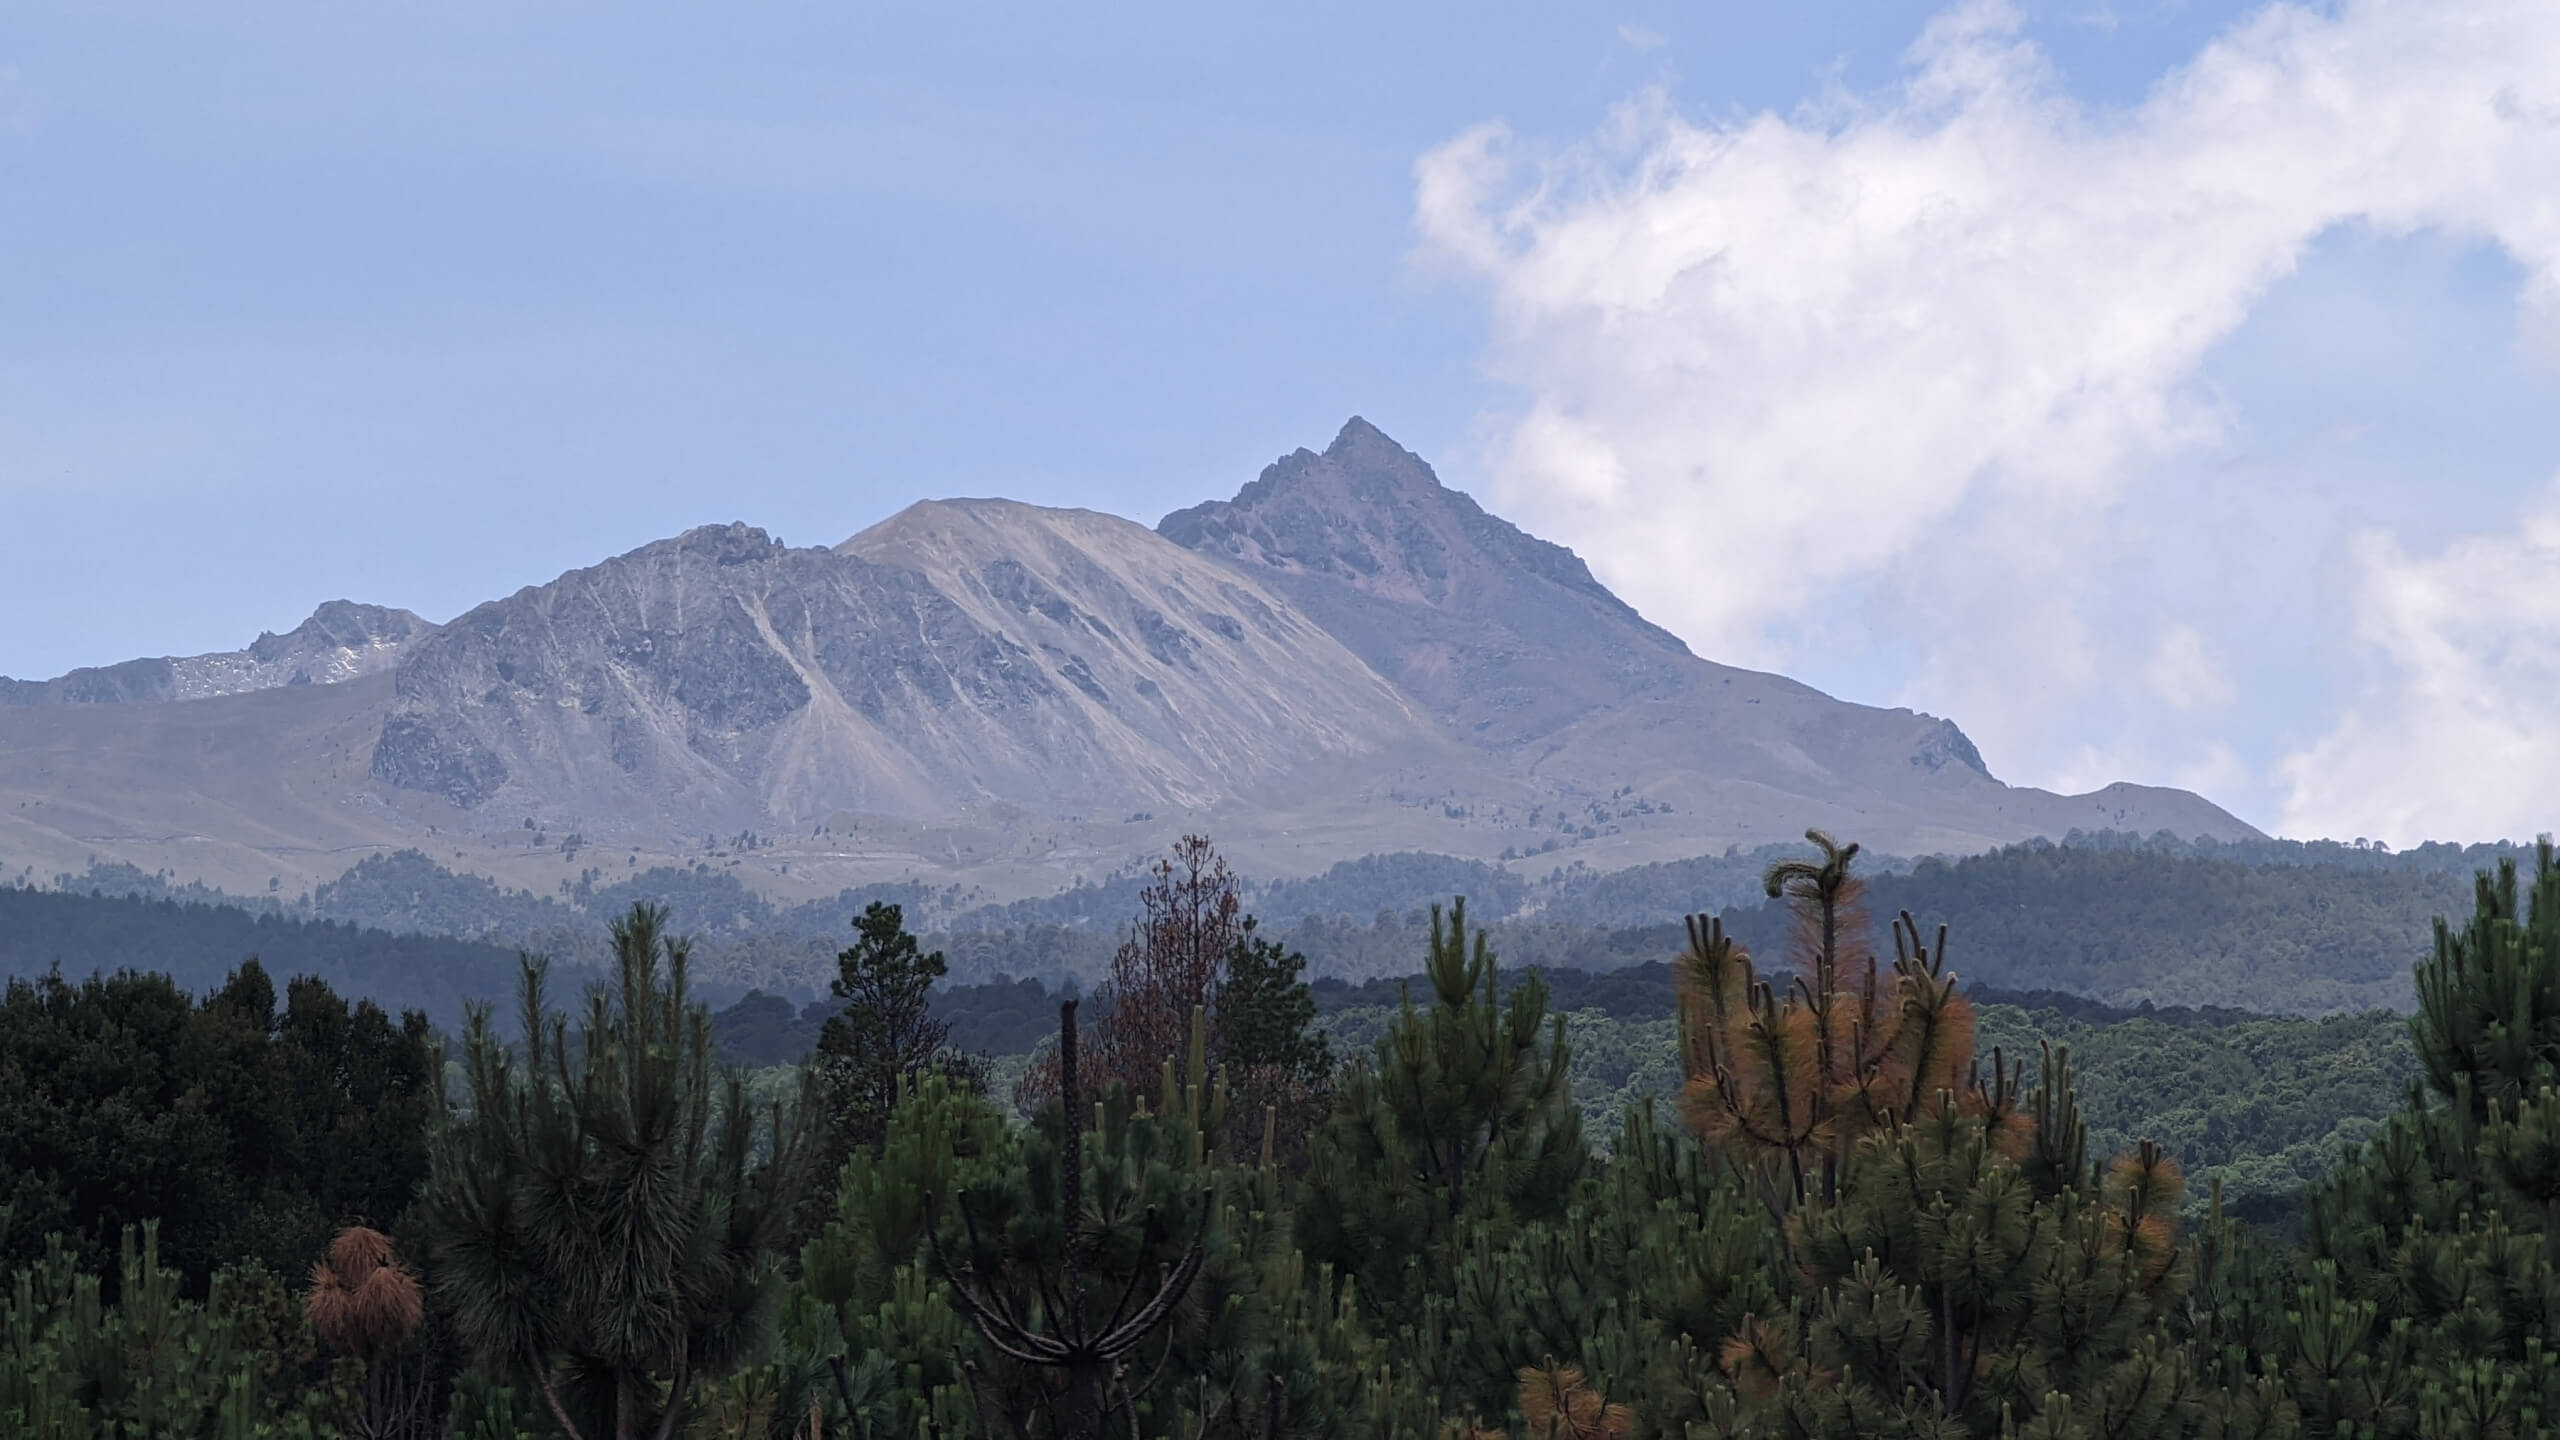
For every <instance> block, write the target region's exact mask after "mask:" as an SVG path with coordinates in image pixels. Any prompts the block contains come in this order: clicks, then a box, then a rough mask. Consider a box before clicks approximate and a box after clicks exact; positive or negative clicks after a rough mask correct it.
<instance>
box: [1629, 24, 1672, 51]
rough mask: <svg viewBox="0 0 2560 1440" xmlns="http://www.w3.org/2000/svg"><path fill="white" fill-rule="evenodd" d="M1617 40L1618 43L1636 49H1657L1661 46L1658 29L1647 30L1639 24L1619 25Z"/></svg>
mask: <svg viewBox="0 0 2560 1440" xmlns="http://www.w3.org/2000/svg"><path fill="white" fill-rule="evenodd" d="M1618 41H1619V43H1620V44H1623V45H1627V46H1630V47H1632V48H1634V49H1637V50H1659V49H1661V48H1662V35H1661V33H1660V32H1659V31H1654V30H1647V29H1646V28H1644V27H1643V26H1641V25H1621V26H1619V27H1618Z"/></svg>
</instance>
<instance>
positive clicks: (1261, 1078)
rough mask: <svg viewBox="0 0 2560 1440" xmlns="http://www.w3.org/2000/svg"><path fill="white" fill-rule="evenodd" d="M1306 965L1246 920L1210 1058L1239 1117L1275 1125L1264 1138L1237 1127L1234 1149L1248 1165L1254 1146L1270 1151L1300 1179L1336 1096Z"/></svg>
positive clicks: (1220, 1002) (1222, 992) (1230, 963)
mask: <svg viewBox="0 0 2560 1440" xmlns="http://www.w3.org/2000/svg"><path fill="white" fill-rule="evenodd" d="M1306 964H1307V957H1306V956H1304V955H1301V954H1299V953H1298V952H1297V951H1295V950H1292V949H1289V948H1288V947H1287V946H1284V945H1282V944H1280V943H1279V942H1277V941H1275V940H1272V939H1271V938H1270V937H1268V936H1266V935H1263V934H1260V933H1259V927H1257V926H1256V925H1255V923H1254V919H1253V917H1252V916H1250V915H1247V916H1246V917H1244V923H1243V924H1242V925H1241V926H1240V927H1239V929H1238V932H1237V935H1236V942H1235V947H1234V948H1233V949H1232V950H1231V951H1230V952H1229V953H1228V959H1227V967H1226V976H1225V979H1224V981H1223V982H1222V983H1221V984H1220V985H1219V987H1218V996H1217V1012H1216V1017H1215V1020H1214V1024H1213V1028H1212V1032H1211V1034H1212V1041H1211V1053H1212V1055H1213V1056H1214V1057H1215V1059H1216V1062H1217V1063H1218V1064H1219V1065H1220V1066H1221V1067H1222V1068H1223V1069H1224V1070H1225V1072H1226V1073H1227V1075H1228V1076H1229V1077H1230V1081H1231V1084H1232V1087H1233V1090H1234V1093H1235V1100H1236V1107H1237V1111H1238V1113H1239V1114H1241V1115H1243V1116H1246V1117H1248V1118H1249V1119H1260V1118H1262V1117H1268V1119H1269V1122H1270V1123H1269V1127H1267V1128H1266V1129H1264V1130H1263V1131H1262V1132H1261V1133H1249V1132H1248V1131H1247V1130H1246V1129H1245V1127H1244V1126H1241V1125H1239V1126H1235V1127H1231V1128H1232V1129H1233V1130H1234V1136H1233V1139H1232V1141H1231V1148H1232V1149H1233V1150H1234V1153H1235V1154H1236V1155H1237V1156H1238V1157H1239V1158H1241V1157H1242V1156H1243V1154H1244V1153H1245V1147H1247V1146H1267V1147H1268V1148H1269V1149H1270V1150H1271V1152H1272V1154H1273V1156H1274V1157H1275V1159H1277V1160H1278V1162H1279V1163H1280V1164H1282V1165H1283V1166H1285V1167H1286V1168H1288V1169H1289V1170H1291V1171H1293V1172H1294V1171H1297V1170H1299V1169H1302V1168H1304V1165H1305V1159H1306V1148H1307V1140H1308V1137H1309V1134H1310V1133H1311V1132H1312V1130H1313V1128H1314V1127H1315V1125H1316V1124H1317V1123H1318V1122H1319V1121H1320V1120H1321V1119H1322V1117H1323V1114H1324V1111H1325V1109H1326V1107H1327V1105H1328V1103H1329V1102H1330V1101H1331V1099H1332V1094H1333V1048H1332V1046H1331V1045H1330V1044H1329V1043H1328V1042H1327V1041H1326V1039H1325V1035H1324V1032H1323V1031H1322V1030H1319V1029H1317V1028H1316V1023H1315V1020H1316V1001H1315V995H1314V993H1313V992H1312V991H1310V990H1309V989H1308V988H1307V982H1306V981H1305V979H1304V978H1303V976H1304V974H1305V971H1306Z"/></svg>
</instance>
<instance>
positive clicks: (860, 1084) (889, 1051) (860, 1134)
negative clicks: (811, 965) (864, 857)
mask: <svg viewBox="0 0 2560 1440" xmlns="http://www.w3.org/2000/svg"><path fill="white" fill-rule="evenodd" d="M853 928H854V932H855V937H856V938H855V940H854V943H853V945H852V947H851V948H850V949H847V950H844V951H842V952H840V953H838V954H837V956H836V978H835V980H834V981H833V982H832V983H831V984H830V985H829V986H828V993H829V994H831V995H833V996H834V997H835V998H836V999H838V1000H841V1001H843V1002H844V1008H843V1009H842V1010H840V1011H838V1012H837V1013H835V1014H833V1015H830V1016H828V1017H827V1021H826V1024H825V1025H824V1026H822V1027H821V1028H820V1029H819V1032H818V1075H819V1078H820V1080H821V1082H822V1083H823V1084H824V1086H825V1091H826V1105H827V1112H828V1116H829V1118H830V1119H831V1120H832V1121H833V1123H834V1127H835V1130H836V1133H837V1135H838V1136H839V1137H840V1138H841V1139H842V1140H843V1141H844V1142H845V1143H846V1144H847V1145H861V1146H869V1145H876V1144H878V1143H879V1141H880V1136H881V1133H882V1131H883V1129H884V1128H885V1127H886V1125H887V1124H888V1119H889V1110H890V1107H891V1106H893V1105H895V1104H896V1103H897V1099H898V1092H899V1090H900V1088H901V1087H902V1086H904V1085H907V1084H909V1083H911V1082H912V1081H914V1080H915V1079H916V1078H917V1077H918V1076H920V1075H922V1074H923V1073H924V1071H925V1070H926V1069H928V1068H929V1067H931V1066H932V1065H933V1064H934V1063H935V1062H936V1061H937V1060H939V1059H941V1058H942V1057H943V1054H944V1052H945V1050H946V1049H947V1048H948V1047H949V1044H950V1040H951V1026H950V1025H949V1023H948V1022H946V1021H944V1020H942V1019H941V1018H940V1017H938V1016H936V1015H935V1014H934V1013H933V1004H932V995H933V983H934V982H935V981H937V980H939V979H941V978H942V977H943V976H944V974H946V973H947V972H948V968H949V967H948V966H947V965H945V963H944V962H943V958H942V952H941V951H939V950H936V951H931V952H928V951H926V950H925V948H924V947H923V946H922V945H921V944H919V943H918V942H917V940H916V937H915V936H913V935H911V934H909V933H908V932H907V926H906V914H905V912H904V911H903V910H901V909H900V908H899V907H898V906H895V905H889V904H884V903H882V902H880V901H877V900H874V901H872V902H871V903H870V904H869V905H867V906H865V907H863V911H862V914H861V915H859V916H857V917H855V919H854V922H853ZM835 1158H837V1159H838V1160H841V1158H842V1156H841V1152H839V1154H838V1155H837V1156H836V1157H835ZM825 1173H826V1174H827V1175H828V1176H830V1177H832V1175H833V1173H834V1167H833V1166H829V1167H828V1168H827V1170H826V1172H825Z"/></svg>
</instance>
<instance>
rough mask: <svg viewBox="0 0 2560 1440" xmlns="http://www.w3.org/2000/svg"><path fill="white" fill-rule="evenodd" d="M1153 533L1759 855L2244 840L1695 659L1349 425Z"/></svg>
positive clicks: (1605, 782)
mask: <svg viewBox="0 0 2560 1440" xmlns="http://www.w3.org/2000/svg"><path fill="white" fill-rule="evenodd" d="M1157 530H1158V533H1160V534H1162V535H1164V536H1165V537H1166V538H1167V539H1170V540H1172V541H1174V542H1175V543H1177V544H1180V545H1182V546H1184V547H1186V548H1188V549H1192V550H1196V551H1198V552H1200V553H1202V554H1205V555H1212V556H1215V557H1217V558H1218V559H1220V560H1221V561H1223V562H1225V563H1226V564H1228V565H1229V566H1230V567H1232V568H1234V569H1235V570H1237V571H1238V572H1240V573H1242V574H1246V575H1249V576H1252V577H1253V578H1255V579H1256V580H1259V581H1261V582H1262V583H1264V584H1267V585H1269V586H1271V587H1272V588H1274V589H1276V590H1278V591H1279V592H1280V593H1282V594H1284V595H1286V596H1287V597H1288V598H1289V599H1290V601H1291V602H1292V603H1294V604H1296V605H1297V606H1299V607H1300V608H1301V609H1303V610H1304V611H1305V612H1306V613H1307V614H1309V615H1311V616H1313V617H1315V618H1316V619H1317V621H1318V622H1319V623H1321V624H1322V625H1324V626H1325V628H1326V629H1328V630H1330V631H1332V632H1333V633H1334V634H1335V635H1336V636H1338V637H1340V638H1341V640H1342V641H1343V643H1344V644H1345V645H1347V646H1349V647H1350V648H1351V649H1352V650H1353V651H1354V652H1356V653H1357V654H1358V655H1359V656H1360V658H1361V659H1362V660H1364V661H1365V662H1367V663H1368V664H1369V665H1370V666H1371V667H1372V668H1374V669H1375V670H1377V671H1378V673H1380V674H1382V675H1385V676H1387V677H1388V678H1389V679H1390V680H1393V681H1394V682H1395V683H1396V684H1397V685H1398V686H1399V687H1400V688H1402V689H1403V690H1404V691H1405V693H1407V694H1409V695H1411V696H1413V697H1414V698H1415V700H1416V701H1417V702H1418V703H1420V704H1422V705H1424V706H1426V707H1427V708H1428V709H1430V711H1431V712H1432V713H1433V714H1434V716H1436V717H1437V718H1438V719H1439V720H1440V721H1441V723H1442V725H1443V726H1444V728H1445V729H1446V730H1447V732H1448V733H1450V734H1451V735H1452V736H1454V737H1458V738H1462V739H1464V740H1467V741H1469V742H1471V743H1473V744H1474V745H1475V746H1477V747H1479V748H1481V749H1483V750H1486V751H1489V752H1493V753H1496V754H1506V755H1510V756H1514V757H1517V758H1518V759H1519V761H1520V763H1521V764H1522V765H1523V766H1524V767H1525V768H1526V769H1528V770H1529V771H1532V772H1534V773H1537V774H1540V775H1544V776H1550V777H1556V778H1560V779H1561V778H1569V779H1570V781H1571V783H1573V784H1576V785H1578V786H1580V787H1581V788H1582V789H1583V790H1586V791H1589V792H1593V793H1614V792H1616V791H1618V790H1621V789H1628V790H1632V791H1633V792H1635V793H1637V794H1641V795H1646V796H1650V797H1652V798H1654V799H1655V800H1657V801H1661V800H1665V799H1669V800H1671V801H1672V802H1673V803H1675V804H1677V803H1681V802H1684V801H1685V802H1686V803H1688V804H1690V805H1695V806H1700V807H1705V808H1707V809H1708V810H1709V811H1710V813H1712V814H1715V815H1717V816H1718V817H1719V819H1720V820H1721V822H1722V823H1723V824H1724V825H1725V826H1728V827H1731V828H1732V829H1735V830H1738V831H1742V832H1746V833H1752V834H1765V835H1767V836H1768V838H1773V839H1775V838H1788V839H1792V838H1793V837H1794V836H1795V835H1796V834H1797V833H1798V832H1800V831H1801V830H1802V829H1803V827H1804V826H1805V825H1806V824H1814V823H1820V824H1826V825H1829V826H1831V827H1833V828H1836V829H1838V830H1839V831H1840V832H1841V833H1843V834H1849V835H1887V834H1889V835H1893V836H1895V837H1898V838H1899V839H1900V840H1901V841H1902V843H1903V844H1904V845H1905V847H1906V848H1905V849H1904V850H1903V852H1902V853H1922V852H1925V851H1930V850H1938V849H1947V850H1966V849H1980V848H1983V846H1984V844H1985V843H1996V842H1990V841H1988V837H1991V836H1995V835H1999V836H2004V837H2007V838H2024V837H2025V836H2029V835H2036V834H2044V835H2056V836H2058V835H2062V834H2065V833H2067V832H2069V831H2070V830H2072V829H2074V828H2079V829H2086V830H2100V829H2115V830H2136V831H2140V832H2142V833H2146V834H2147V833H2150V832H2151V831H2153V830H2158V829H2167V830H2171V831H2174V832H2176V833H2178V834H2180V835H2187V836H2192V835H2206V834H2209V835H2212V836H2214V837H2215V838H2217V839H2233V838H2239V837H2241V836H2244V835H2251V834H2254V833H2255V832H2254V831H2251V830H2249V828H2248V827H2246V826H2244V825H2241V824H2240V823H2239V822H2238V821H2236V820H2234V819H2233V818H2232V817H2231V816H2230V815H2229V814H2227V813H2225V812H2224V811H2222V810H2221V809H2220V808H2219V807H2216V806H2214V805H2212V804H2210V803H2208V802H2206V801H2203V800H2201V799H2199V798H2198V797H2196V796H2194V795H2190V794H2188V793H2186V792H2184V791H2176V790H2164V789H2157V788H2152V787H2144V786H2134V785H2112V786H2108V787H2107V788H2105V789H2103V790H2099V791H2096V792H2093V793H2091V794H2088V795H2081V796H2061V795H2054V794H2052V793H2050V792H2047V791H2042V790H2032V789H2021V788H2014V787H2011V786H2007V785H2003V784H2001V783H2000V782H1999V781H1997V780H1996V779H1994V778H1993V777H1992V775H1991V772H1990V770H1989V768H1988V767H1987V766H1985V765H1984V763H1983V759H1982V756H1981V753H1980V752H1979V751H1978V750H1976V749H1975V747H1974V744H1973V742H1972V741H1971V740H1970V739H1967V738H1966V736H1965V734H1964V732H1963V731H1962V730H1960V729H1958V728H1957V727H1956V726H1955V724H1954V723H1953V722H1952V721H1948V720H1942V719H1939V718H1937V717H1935V716H1931V715H1925V714H1916V713H1914V712H1912V711H1909V710H1883V709H1877V708H1874V707H1870V706H1864V705H1853V704H1847V703H1844V702H1842V701H1838V700H1835V699H1833V698H1831V697H1830V696H1828V695H1825V694H1823V693H1821V692H1820V691H1818V690H1815V689H1813V688H1812V687H1811V686H1808V685H1802V684H1798V683H1797V682H1795V681H1793V680H1789V679H1787V678H1785V677H1784V676H1779V675H1770V674H1764V673H1761V672H1758V671H1751V670H1739V669H1735V668H1733V667H1731V666H1726V665H1718V664H1715V663H1713V662H1710V661H1706V660H1702V659H1700V658H1698V657H1697V656H1695V655H1693V654H1691V653H1690V652H1689V648H1688V647H1687V646H1686V645H1684V644H1682V643H1681V642H1680V640H1679V639H1678V638H1677V637H1675V636H1673V635H1672V634H1671V633H1670V632H1668V631H1666V630H1664V629H1662V628H1661V627H1660V626H1657V625H1654V624H1653V623H1651V622H1650V621H1647V620H1646V619H1645V618H1644V617H1643V616H1641V615H1638V614H1637V613H1636V612H1635V610H1634V609H1632V608H1631V607H1629V606H1628V605H1627V604H1626V603H1625V602H1624V601H1622V600H1620V599H1618V597H1617V596H1615V595H1613V594H1611V593H1609V591H1608V590H1607V589H1606V588H1605V587H1603V586H1602V585H1601V584H1600V582H1599V581H1598V580H1596V579H1594V578H1593V576H1592V574H1591V571H1590V568H1589V567H1588V566H1586V565H1585V564H1584V563H1583V562H1582V561H1581V559H1580V558H1578V557H1577V556H1575V555H1574V553H1573V552H1572V551H1570V550H1567V549H1565V548H1564V547H1563V546H1560V545H1555V544H1551V543H1549V542H1547V541H1544V540H1540V539H1538V538H1537V537H1535V536H1532V535H1529V534H1526V533H1525V532H1523V531H1521V530H1520V529H1519V528H1518V527H1516V526H1513V525H1512V524H1510V523H1509V522H1507V521H1505V520H1502V519H1500V518H1498V517H1496V516H1493V515H1490V514H1487V513H1486V512H1485V510H1484V509H1483V507H1481V506H1479V505H1478V504H1476V502H1475V501H1474V500H1472V499H1470V498H1469V497H1468V496H1466V495H1464V494H1462V493H1460V492H1458V491H1455V490H1451V489H1448V488H1447V487H1445V486H1443V485H1442V484H1441V483H1440V481H1439V477H1438V476H1436V475H1434V474H1433V473H1432V470H1431V467H1430V466H1429V465H1428V464H1426V463H1424V462H1423V460H1422V459H1421V457H1419V456H1417V455H1415V454H1413V453H1412V452H1410V451H1408V450H1406V449H1404V448H1403V447H1402V446H1400V445H1398V444H1396V443H1395V442H1394V441H1393V440H1390V439H1388V438H1387V437H1386V436H1385V435H1384V434H1383V433H1381V432H1380V431H1379V430H1378V429H1377V427H1375V426H1373V425H1371V424H1369V423H1368V422H1367V421H1365V420H1361V419H1359V418H1357V417H1355V418H1353V419H1352V421H1351V422H1350V423H1349V424H1347V425H1345V426H1344V427H1343V429H1342V433H1341V434H1340V435H1338V436H1337V437H1336V438H1335V439H1334V442H1333V443H1332V444H1331V445H1330V446H1328V447H1326V449H1325V451H1324V453H1323V454H1321V455H1319V454H1316V453H1314V452H1312V451H1308V450H1299V451H1297V452H1295V453H1294V454H1291V455H1288V456H1286V457H1283V458H1282V459H1281V460H1279V461H1278V462H1277V463H1275V464H1273V465H1271V466H1270V467H1269V468H1267V469H1265V470H1264V471H1263V472H1262V475H1261V476H1260V478H1258V479H1256V480H1255V481H1253V483H1251V484H1249V485H1247V486H1245V487H1244V489H1243V490H1241V491H1239V492H1238V493H1237V495H1236V497H1235V498H1234V499H1233V500H1219V501H1211V502H1209V503H1207V504H1202V505H1195V506H1193V507H1191V508H1190V509H1187V510H1178V511H1176V512H1174V513H1173V514H1171V515H1168V516H1166V517H1165V518H1164V521H1163V522H1162V523H1161V524H1160V525H1159V526H1158V527H1157ZM1790 817H1800V818H1790ZM1746 843H1747V842H1746ZM1888 848H1891V847H1890V846H1888Z"/></svg>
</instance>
